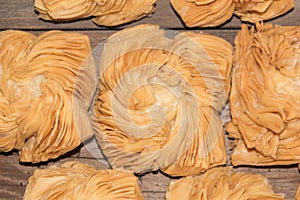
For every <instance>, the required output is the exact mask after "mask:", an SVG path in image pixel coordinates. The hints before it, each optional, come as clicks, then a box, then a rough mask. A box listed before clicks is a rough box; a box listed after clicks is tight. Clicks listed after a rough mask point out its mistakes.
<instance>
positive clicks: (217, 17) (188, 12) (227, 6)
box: [170, 0, 234, 27]
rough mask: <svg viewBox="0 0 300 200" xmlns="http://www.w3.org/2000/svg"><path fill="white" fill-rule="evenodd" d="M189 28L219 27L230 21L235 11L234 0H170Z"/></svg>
mask: <svg viewBox="0 0 300 200" xmlns="http://www.w3.org/2000/svg"><path fill="white" fill-rule="evenodd" d="M170 2H171V4H172V6H173V8H174V9H175V11H176V12H177V13H178V14H179V15H180V17H181V19H182V20H183V22H184V23H185V25H186V26H188V27H210V26H218V25H221V24H223V23H225V22H226V21H228V20H229V19H230V18H231V17H232V14H233V11H234V2H233V0H170Z"/></svg>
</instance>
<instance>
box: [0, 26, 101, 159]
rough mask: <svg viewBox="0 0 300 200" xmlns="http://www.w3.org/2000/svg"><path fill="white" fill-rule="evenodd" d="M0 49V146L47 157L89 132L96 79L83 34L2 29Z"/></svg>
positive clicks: (25, 156)
mask: <svg viewBox="0 0 300 200" xmlns="http://www.w3.org/2000/svg"><path fill="white" fill-rule="evenodd" d="M0 52H1V54H0V108H1V109H0V110H1V111H0V151H4V152H8V151H11V150H12V149H18V150H20V161H22V162H40V161H46V160H49V159H52V158H56V157H58V156H60V155H62V154H64V153H66V152H68V151H70V150H72V149H74V148H75V147H77V146H79V144H80V143H81V141H83V140H85V139H87V138H88V137H89V136H90V134H92V129H91V125H90V121H89V120H88V113H87V110H88V108H89V105H90V102H91V99H92V96H93V93H94V90H95V87H96V83H97V80H96V77H95V74H96V68H95V65H94V63H93V58H91V57H89V54H90V53H91V49H90V45H89V38H88V37H87V36H86V35H83V34H80V33H67V32H61V31H49V32H45V33H43V34H41V35H40V36H38V37H37V36H35V35H32V34H30V33H27V32H22V31H3V32H0ZM82 88H85V90H84V91H83V90H82Z"/></svg>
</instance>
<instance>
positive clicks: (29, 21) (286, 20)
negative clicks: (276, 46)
mask: <svg viewBox="0 0 300 200" xmlns="http://www.w3.org/2000/svg"><path fill="white" fill-rule="evenodd" d="M33 5H34V1H28V0H10V1H5V0H0V29H1V30H4V29H26V30H33V29H38V30H41V29H43V30H49V29H77V30H79V29H81V30H85V29H88V30H91V29H96V30H99V29H110V28H106V27H100V26H97V25H96V24H94V23H93V22H92V20H91V19H83V20H77V21H75V22H70V23H53V22H45V21H43V20H39V19H38V15H37V13H36V12H35V11H34V7H33ZM299 10H300V1H299V0H296V1H295V9H294V10H292V11H291V12H289V13H287V14H285V15H284V16H281V17H279V18H277V19H273V20H270V22H272V23H276V24H280V25H300V24H299V19H300V12H299ZM145 23H151V24H158V25H160V26H161V27H164V28H176V29H177V28H180V29H182V28H186V27H185V26H184V25H183V23H182V22H181V20H180V19H179V17H178V16H177V14H176V13H175V11H174V10H173V8H172V7H171V5H170V3H169V1H168V0H157V3H156V10H155V13H154V14H152V15H151V16H149V17H145V18H143V19H141V20H139V21H137V22H134V23H129V24H127V25H123V26H119V27H116V28H117V29H121V28H124V27H128V26H134V25H137V24H145ZM240 24H241V22H240V20H239V19H238V18H237V17H235V16H234V17H232V19H231V20H229V21H228V22H227V23H225V24H224V25H222V26H220V27H219V28H239V27H240Z"/></svg>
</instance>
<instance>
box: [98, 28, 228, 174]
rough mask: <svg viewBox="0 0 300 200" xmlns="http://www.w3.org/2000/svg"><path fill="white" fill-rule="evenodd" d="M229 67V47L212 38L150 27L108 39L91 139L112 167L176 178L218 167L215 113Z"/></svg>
mask: <svg viewBox="0 0 300 200" xmlns="http://www.w3.org/2000/svg"><path fill="white" fill-rule="evenodd" d="M168 36H169V37H168ZM171 36H172V37H173V36H174V38H171ZM136 38H138V40H137V39H136ZM231 62H232V47H231V45H230V44H229V43H228V42H226V41H225V40H223V39H221V38H218V37H216V36H212V35H207V34H203V33H192V32H184V33H180V34H177V33H174V32H172V31H167V32H165V31H164V30H161V29H159V27H158V26H155V25H140V26H137V27H133V28H129V29H125V30H122V31H120V32H118V33H116V34H114V35H112V36H111V37H110V38H109V39H108V40H107V42H106V43H105V44H104V47H103V52H102V55H101V61H100V71H101V77H100V83H99V94H98V95H97V97H98V98H97V99H96V102H95V105H94V109H93V110H94V114H95V116H96V117H97V123H98V126H99V129H98V131H97V133H96V138H97V141H98V142H99V144H100V146H101V148H102V150H103V152H104V154H105V155H106V156H107V158H108V160H109V162H110V164H111V165H112V167H113V168H117V169H126V170H130V171H133V172H136V173H144V172H147V171H153V170H158V169H161V170H163V171H165V172H166V173H168V174H170V175H172V176H181V175H187V174H197V173H199V172H200V171H205V170H207V169H208V168H210V167H212V166H215V165H222V164H224V163H225V160H226V152H225V147H224V135H223V133H224V132H223V128H222V121H221V119H220V118H219V116H218V112H219V111H221V109H222V107H223V106H224V105H225V103H226V101H227V98H228V92H229V84H230V71H231Z"/></svg>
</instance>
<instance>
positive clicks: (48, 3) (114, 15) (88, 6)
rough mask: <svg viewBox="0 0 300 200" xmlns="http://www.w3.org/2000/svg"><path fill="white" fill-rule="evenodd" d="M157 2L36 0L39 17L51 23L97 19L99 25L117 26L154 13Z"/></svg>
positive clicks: (154, 0) (152, 0) (130, 0)
mask: <svg viewBox="0 0 300 200" xmlns="http://www.w3.org/2000/svg"><path fill="white" fill-rule="evenodd" d="M155 2H156V0H143V1H140V0H102V1H100V0H80V1H72V0H35V2H34V7H35V10H36V11H38V12H39V17H40V18H42V19H44V20H49V21H74V20H77V19H82V18H88V17H95V18H94V22H95V23H96V24H98V25H104V26H117V25H120V24H125V23H128V22H131V21H135V20H138V19H140V18H142V17H145V16H147V15H149V14H151V13H153V12H154V8H155Z"/></svg>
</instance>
